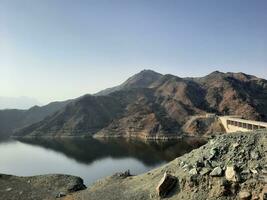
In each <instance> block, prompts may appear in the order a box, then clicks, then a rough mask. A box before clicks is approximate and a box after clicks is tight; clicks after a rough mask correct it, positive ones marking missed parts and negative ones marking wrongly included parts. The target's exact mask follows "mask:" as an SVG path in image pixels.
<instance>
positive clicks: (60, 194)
mask: <svg viewBox="0 0 267 200" xmlns="http://www.w3.org/2000/svg"><path fill="white" fill-rule="evenodd" d="M64 196H66V194H65V193H64V192H59V193H58V194H57V196H56V198H60V197H64Z"/></svg>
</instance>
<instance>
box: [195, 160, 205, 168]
mask: <svg viewBox="0 0 267 200" xmlns="http://www.w3.org/2000/svg"><path fill="white" fill-rule="evenodd" d="M195 166H196V167H204V166H205V164H204V162H203V161H201V160H198V161H197V162H196V164H195Z"/></svg>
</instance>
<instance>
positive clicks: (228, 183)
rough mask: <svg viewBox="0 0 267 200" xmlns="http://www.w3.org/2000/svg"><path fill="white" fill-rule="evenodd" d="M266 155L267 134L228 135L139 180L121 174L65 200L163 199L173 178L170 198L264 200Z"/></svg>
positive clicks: (221, 136)
mask: <svg viewBox="0 0 267 200" xmlns="http://www.w3.org/2000/svg"><path fill="white" fill-rule="evenodd" d="M266 152H267V131H258V132H249V133H232V134H224V135H220V136H217V137H216V138H214V139H211V140H210V141H209V142H208V143H207V144H206V145H204V146H202V147H200V148H198V149H195V150H193V151H191V152H190V153H188V154H185V155H184V156H181V157H178V158H176V159H175V160H173V161H172V162H170V163H168V164H166V165H164V166H162V167H160V168H157V169H154V170H152V171H149V172H147V173H145V174H141V175H137V176H134V175H130V174H129V173H117V174H115V175H113V176H110V177H107V178H105V179H102V180H99V181H97V182H96V183H95V184H94V185H92V186H91V187H89V188H88V189H86V190H84V191H81V192H79V193H73V194H71V195H68V196H67V197H66V198H65V199H66V200H67V199H72V200H76V199H84V200H87V199H94V200H98V199H99V200H100V199H101V200H110V199H113V200H119V199H125V200H128V199H129V200H131V199H162V197H160V196H159V193H158V191H157V189H156V188H157V186H158V184H159V183H160V181H161V179H162V177H163V176H164V173H168V174H170V175H171V176H172V177H174V178H175V180H176V184H175V185H174V186H172V187H171V188H169V191H168V192H167V193H166V196H165V199H192V200H195V199H199V200H205V199H209V200H215V199H216V200H217V199H220V200H230V199H260V200H263V199H264V198H266V196H267V165H266V163H267V157H266V156H267V154H266ZM165 186H166V185H165ZM166 188H168V187H167V186H166Z"/></svg>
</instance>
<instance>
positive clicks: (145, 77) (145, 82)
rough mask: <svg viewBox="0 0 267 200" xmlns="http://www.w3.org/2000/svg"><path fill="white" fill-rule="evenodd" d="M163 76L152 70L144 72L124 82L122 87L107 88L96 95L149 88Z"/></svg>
mask: <svg viewBox="0 0 267 200" xmlns="http://www.w3.org/2000/svg"><path fill="white" fill-rule="evenodd" d="M162 76H163V75H162V74H160V73H157V72H154V71H152V70H143V71H141V72H140V73H138V74H135V75H134V76H132V77H130V78H129V79H128V80H126V81H125V82H123V83H122V84H121V85H118V86H115V87H112V88H107V89H105V90H102V91H100V92H98V93H96V94H95V95H96V96H103V95H108V94H110V93H112V92H115V91H119V90H125V89H131V88H148V87H149V86H150V85H151V84H152V83H154V82H155V81H156V80H158V79H159V78H161V77H162Z"/></svg>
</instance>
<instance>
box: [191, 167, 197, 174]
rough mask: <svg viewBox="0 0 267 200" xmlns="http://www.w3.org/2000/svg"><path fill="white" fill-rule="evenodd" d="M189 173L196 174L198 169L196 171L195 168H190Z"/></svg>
mask: <svg viewBox="0 0 267 200" xmlns="http://www.w3.org/2000/svg"><path fill="white" fill-rule="evenodd" d="M189 174H190V175H195V174H198V171H197V169H196V168H193V169H191V170H190V171H189Z"/></svg>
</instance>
